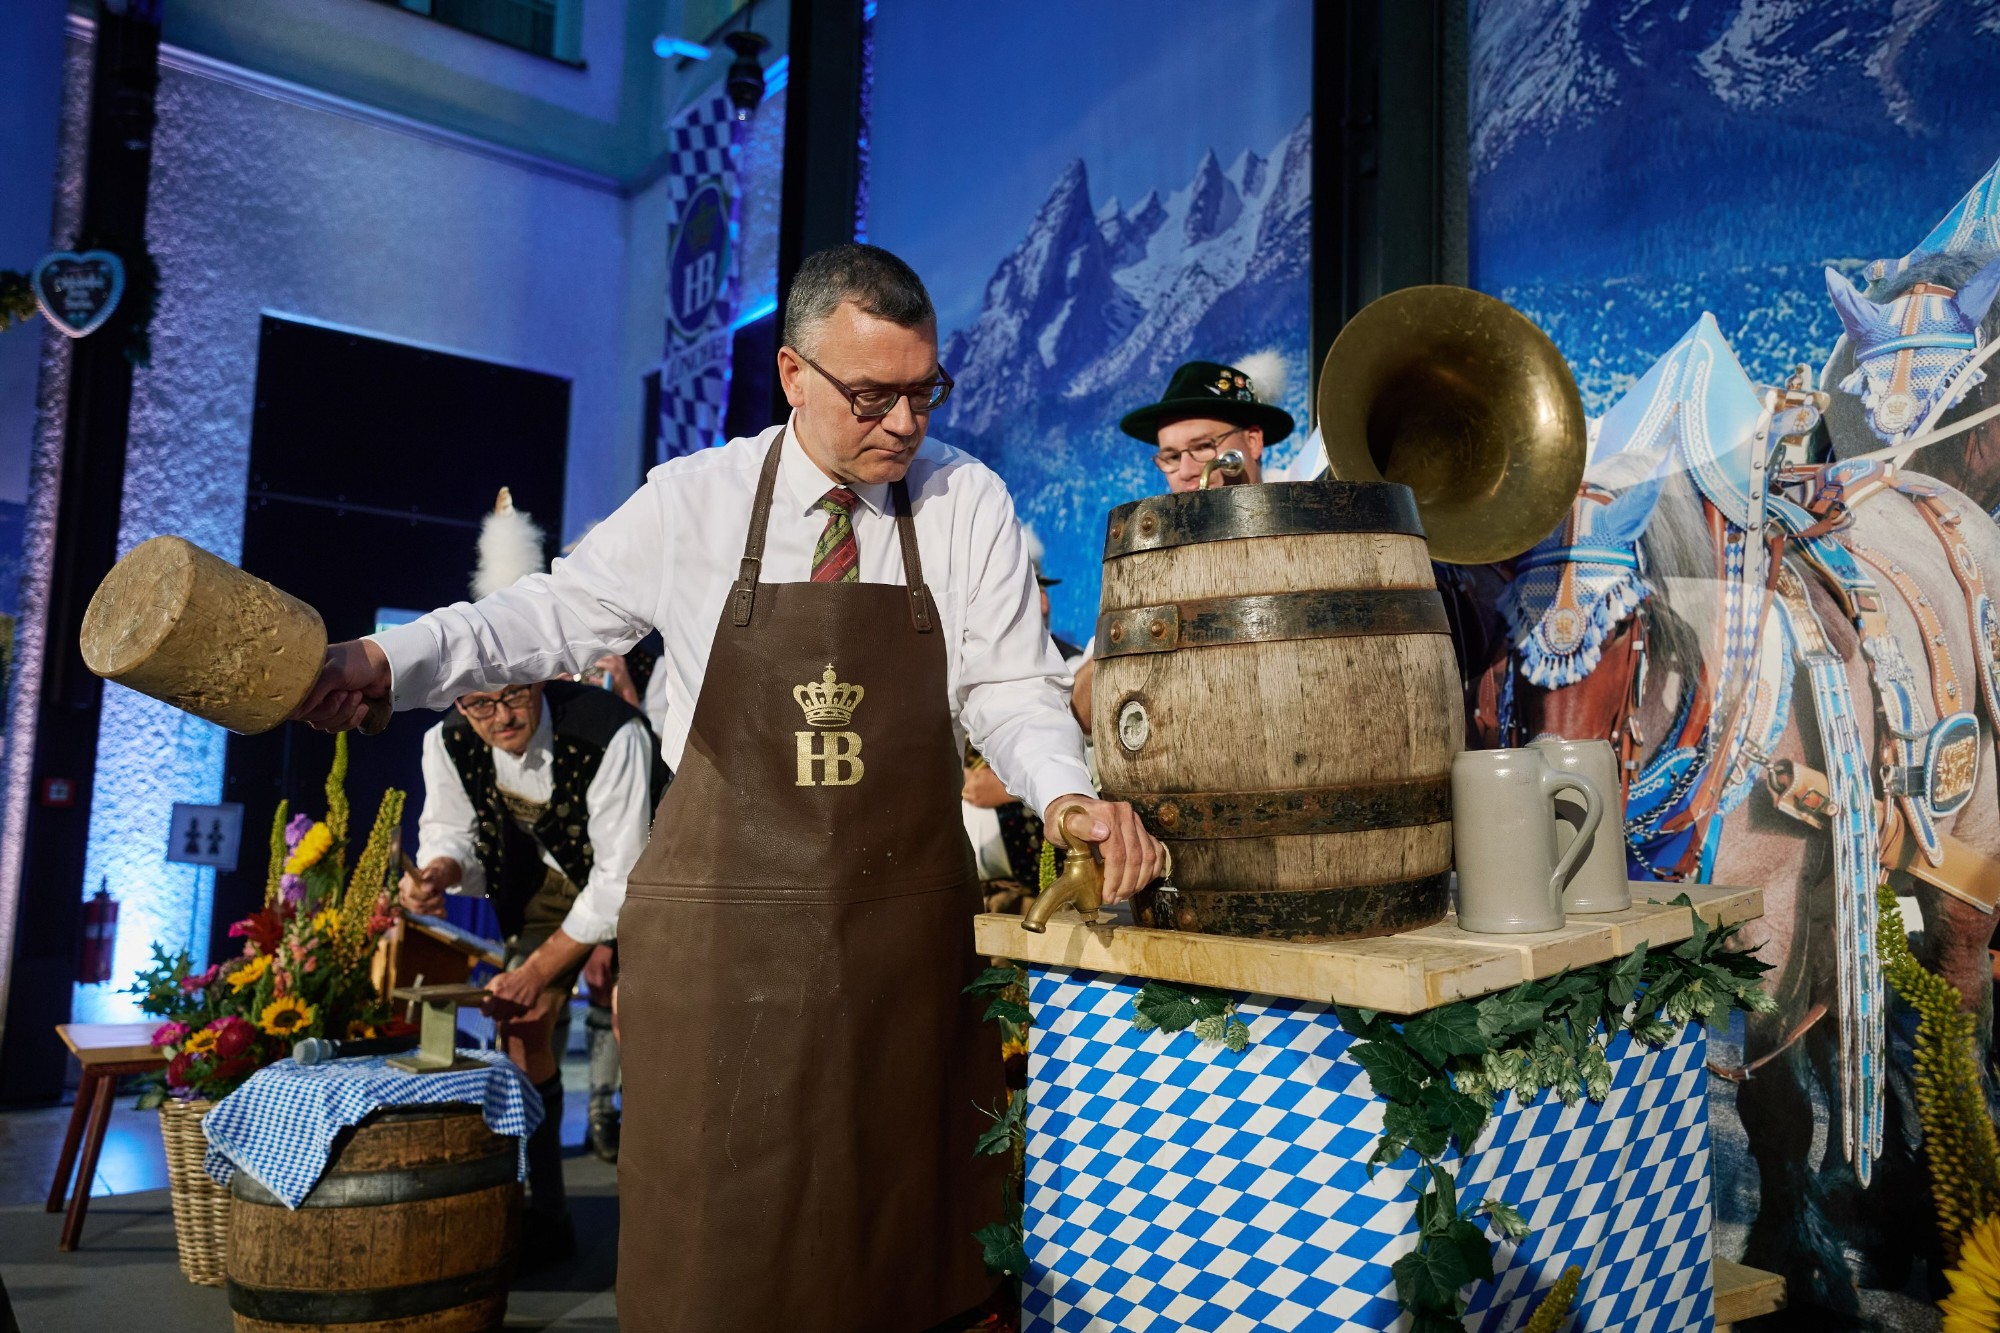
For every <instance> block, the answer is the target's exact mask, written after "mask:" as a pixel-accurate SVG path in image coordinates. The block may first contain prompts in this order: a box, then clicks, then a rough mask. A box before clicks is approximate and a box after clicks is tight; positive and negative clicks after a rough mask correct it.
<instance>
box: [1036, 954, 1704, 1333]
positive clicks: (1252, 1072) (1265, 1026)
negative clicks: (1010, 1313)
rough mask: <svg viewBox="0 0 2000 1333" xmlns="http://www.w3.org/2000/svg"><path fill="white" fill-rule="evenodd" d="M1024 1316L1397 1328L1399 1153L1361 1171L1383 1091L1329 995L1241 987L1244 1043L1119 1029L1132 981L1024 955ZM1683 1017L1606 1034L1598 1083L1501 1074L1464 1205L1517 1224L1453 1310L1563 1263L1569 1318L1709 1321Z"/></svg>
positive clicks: (1532, 1284)
mask: <svg viewBox="0 0 2000 1333" xmlns="http://www.w3.org/2000/svg"><path fill="white" fill-rule="evenodd" d="M1031 975H1032V981H1031V985H1030V1000H1031V1003H1032V1006H1033V1008H1034V1012H1035V1026H1034V1027H1033V1028H1031V1029H1030V1031H1029V1045H1028V1153H1027V1185H1026V1228H1027V1251H1028V1264H1029V1271H1028V1277H1027V1281H1026V1283H1025V1288H1024V1291H1023V1299H1022V1314H1023V1327H1024V1330H1025V1333H1050V1331H1052V1330H1064V1331H1065V1333H1085V1331H1088V1333H1099V1331H1100V1330H1113V1329H1117V1330H1157V1331H1159V1333H1165V1330H1172V1329H1181V1328H1197V1329H1214V1330H1225V1331H1226V1333H1238V1331H1242V1333H1249V1331H1250V1330H1263V1329H1285V1330H1310V1331H1311V1333H1380V1330H1385V1329H1397V1328H1403V1327H1406V1325H1407V1320H1406V1319H1405V1318H1404V1317H1403V1316H1402V1314H1401V1311H1400V1309H1399V1307H1398V1306H1397V1304H1396V1295H1395V1280H1394V1277H1393V1276H1392V1274H1391V1272H1390V1265H1392V1264H1393V1263H1394V1262H1395V1261H1396V1260H1397V1259H1398V1258H1400V1257H1401V1256H1402V1255H1404V1254H1406V1253H1408V1252H1409V1251H1410V1250H1411V1249H1413V1248H1414V1247H1415V1244H1416V1223H1415V1198H1416V1194H1415V1190H1414V1188H1413V1184H1412V1177H1413V1172H1412V1170H1411V1169H1410V1168H1411V1167H1412V1166H1413V1165H1414V1163H1415V1161H1416V1158H1415V1156H1414V1155H1413V1154H1406V1155H1405V1156H1404V1158H1403V1161H1402V1163H1400V1164H1399V1168H1400V1169H1399V1168H1385V1169H1383V1170H1380V1171H1377V1172H1376V1173H1375V1175H1374V1176H1373V1177H1372V1178H1371V1177H1370V1176H1369V1174H1368V1171H1367V1167H1366V1165H1365V1164H1366V1162H1367V1160H1368V1157H1369V1154H1370V1153H1372V1152H1373V1151H1374V1148H1375V1141H1376V1137H1377V1135H1378V1134H1379V1132H1380V1130H1381V1127H1382V1108H1383V1103H1382V1102H1380V1101H1379V1100H1377V1099H1376V1098H1375V1096H1374V1094H1373V1090H1372V1089H1371V1088H1370V1087H1369V1083H1368V1075H1367V1074H1366V1073H1365V1072H1364V1071H1363V1070H1362V1069H1361V1067H1360V1066H1359V1065H1357V1064H1356V1063H1355V1062H1354V1061H1353V1060H1351V1059H1347V1058H1344V1057H1345V1053H1346V1051H1347V1048H1348V1047H1349V1046H1350V1045H1352V1039H1351V1038H1350V1037H1348V1035H1347V1034H1346V1033H1344V1032H1342V1031H1341V1030H1340V1026H1339V1024H1338V1023H1337V1022H1336V1021H1335V1020H1334V1017H1333V1014H1332V1012H1331V1010H1330V1009H1329V1008H1328V1007H1326V1006H1323V1005H1313V1004H1306V1003H1303V1002H1300V1001H1294V1000H1284V999H1275V998H1272V997H1270V996H1238V997H1237V998H1238V1014H1237V1016H1238V1017H1239V1018H1241V1019H1242V1020H1243V1021H1244V1022H1245V1023H1247V1024H1249V1026H1250V1034H1251V1045H1250V1047H1249V1049H1248V1050H1245V1051H1243V1052H1241V1053H1240V1054H1239V1053H1234V1052H1231V1051H1229V1050H1228V1049H1227V1048H1225V1047H1223V1046H1221V1045H1219V1044H1211V1043H1203V1042H1200V1041H1198V1040H1197V1039H1196V1038H1195V1037H1194V1035H1193V1034H1192V1033H1190V1032H1181V1033H1176V1034H1173V1035H1168V1034H1166V1033H1163V1032H1160V1031H1157V1030H1155V1031H1151V1032H1145V1033H1141V1032H1139V1031H1137V1030H1135V1029H1134V1028H1133V1027H1132V1023H1131V1017H1132V1001H1133V997H1134V996H1135V995H1136V994H1137V992H1138V988H1139V984H1140V983H1139V982H1137V981H1136V980H1133V979H1130V978H1123V977H1111V976H1105V975H1099V974H1096V973H1089V972H1072V971H1067V970H1064V969H1059V968H1033V969H1031ZM1707 1051H1708V1042H1707V1037H1706V1034H1705V1033H1704V1032H1703V1031H1702V1029H1700V1028H1698V1027H1690V1028H1688V1029H1687V1031H1686V1032H1685V1033H1683V1035H1682V1037H1681V1039H1680V1040H1679V1041H1678V1042H1677V1043H1676V1044H1674V1045H1672V1046H1669V1047H1667V1048H1665V1049H1663V1050H1657V1051H1656V1050H1653V1049H1651V1048H1648V1047H1646V1046H1643V1045H1639V1044H1636V1043H1634V1042H1632V1041H1631V1040H1630V1038H1629V1037H1626V1036H1623V1035H1621V1036H1619V1037H1618V1038H1617V1039H1615V1040H1614V1041H1613V1042H1612V1043H1611V1047H1610V1049H1609V1051H1608V1052H1607V1055H1608V1057H1609V1060H1610V1064H1611V1071H1612V1086H1611V1092H1610V1095H1609V1096H1608V1097H1606V1099H1605V1100H1604V1101H1603V1102H1602V1103H1601V1104H1599V1103H1591V1102H1589V1101H1581V1102H1579V1103H1577V1104H1576V1105H1574V1106H1564V1105H1563V1104H1562V1103H1561V1101H1559V1100H1557V1099H1556V1098H1554V1097H1553V1096H1550V1095H1548V1094H1544V1095H1543V1097H1542V1098H1541V1099H1540V1100H1539V1101H1538V1102H1537V1103H1536V1104H1535V1105H1533V1106H1526V1107H1524V1106H1521V1105H1520V1104H1519V1103H1518V1101H1517V1100H1516V1099H1515V1098H1514V1097H1512V1096H1511V1095H1510V1096H1509V1097H1508V1098H1507V1100H1506V1101H1505V1102H1504V1103H1503V1104H1502V1107H1501V1110H1500V1112H1499V1113H1498V1114H1497V1115H1496V1116H1495V1117H1494V1118H1493V1120H1491V1121H1490V1122H1489V1123H1488V1125H1487V1128H1486V1130H1485V1132H1484V1133H1482V1134H1481V1136H1480V1140H1479V1144H1478V1146H1477V1147H1476V1149H1475V1150H1474V1152H1473V1154H1472V1158H1471V1160H1470V1162H1460V1161H1457V1160H1453V1161H1451V1162H1450V1163H1449V1165H1450V1166H1451V1169H1452V1170H1453V1172H1454V1174H1455V1175H1456V1176H1457V1177H1458V1180H1459V1194H1460V1201H1461V1203H1470V1202H1473V1201H1476V1200H1479V1199H1482V1198H1499V1199H1504V1200H1506V1201H1507V1202H1508V1203H1511V1204H1513V1205H1514V1206H1515V1207H1517V1208H1519V1209H1520V1210H1521V1212H1522V1214H1523V1215H1524V1216H1526V1218H1527V1219H1528V1222H1529V1225H1530V1226H1531V1227H1533V1232H1532V1234H1530V1235H1529V1237H1528V1238H1527V1239H1526V1240H1525V1241H1523V1242H1521V1243H1520V1244H1519V1245H1514V1244H1511V1243H1506V1242H1502V1243H1500V1244H1499V1245H1498V1246H1497V1247H1496V1250H1495V1254H1494V1269H1495V1277H1494V1280H1493V1281H1492V1282H1483V1283H1479V1284H1476V1285H1475V1286H1474V1287H1473V1289H1472V1291H1471V1306H1470V1308H1469V1309H1468V1311H1467V1313H1466V1316H1465V1327H1466V1328H1467V1329H1468V1330H1479V1331H1480V1333H1509V1331H1511V1330H1513V1329H1516V1328H1518V1327H1520V1325H1521V1323H1522V1322H1523V1321H1524V1320H1525V1318H1526V1317H1527V1312H1528V1311H1529V1310H1530V1309H1531V1308H1532V1307H1533V1306H1534V1305H1535V1304H1536V1302H1537V1301H1538V1300H1539V1299H1540V1297H1541V1295H1542V1294H1543V1293H1544V1292H1546V1291H1547V1290H1548V1288H1550V1287H1551V1286H1553V1285H1554V1284H1555V1281H1556V1279H1557V1278H1558V1277H1559V1276H1561V1274H1562V1271H1563V1269H1564V1268H1566V1267H1567V1266H1569V1265H1571V1264H1576V1265H1578V1266H1579V1267H1581V1268H1582V1269H1583V1284H1582V1288H1581V1290H1580V1291H1579V1293H1578V1296H1577V1302H1576V1307H1575V1308H1576V1313H1575V1315H1574V1316H1573V1317H1572V1322H1571V1323H1570V1324H1568V1325H1567V1327H1569V1328H1571V1329H1574V1330H1578V1331H1579V1333H1583V1331H1586V1330H1587V1331H1588V1333H1612V1331H1614V1330H1615V1331H1616V1333H1681V1331H1682V1330H1706V1329H1711V1328H1713V1326H1714V1322H1715V1314H1714V1300H1713V1294H1712V1285H1713V1284H1712V1280H1711V1275H1710V1261H1711V1240H1710V1182H1709V1141H1708V1105H1707V1091H1706V1079H1707V1072H1706V1068H1705V1063H1704V1062H1705V1060H1706V1058H1707Z"/></svg>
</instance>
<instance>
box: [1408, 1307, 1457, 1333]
mask: <svg viewBox="0 0 2000 1333" xmlns="http://www.w3.org/2000/svg"><path fill="white" fill-rule="evenodd" d="M1462 1313H1463V1312H1462V1311H1461V1310H1459V1309H1458V1302H1457V1301H1456V1300H1454V1301H1453V1302H1452V1305H1451V1307H1450V1308H1449V1309H1448V1310H1416V1311H1413V1312H1412V1313H1411V1317H1410V1333H1465V1328H1464V1325H1463V1324H1462V1323H1461V1322H1460V1315H1461V1314H1462Z"/></svg>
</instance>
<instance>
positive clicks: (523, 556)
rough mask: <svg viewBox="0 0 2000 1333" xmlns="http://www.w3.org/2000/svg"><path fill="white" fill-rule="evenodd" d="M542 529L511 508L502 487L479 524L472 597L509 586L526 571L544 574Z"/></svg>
mask: <svg viewBox="0 0 2000 1333" xmlns="http://www.w3.org/2000/svg"><path fill="white" fill-rule="evenodd" d="M547 570H548V565H547V564H546V563H544V561H543V559H542V530H541V528H540V526H539V525H537V524H536V522H535V520H534V519H532V518H530V517H528V515H527V514H525V513H523V512H522V511H521V510H519V509H516V508H514V497H513V495H512V494H510V493H509V492H508V490H507V488H506V487H505V486H502V487H501V488H500V497H499V498H498V499H497V500H495V501H494V502H493V512H492V513H490V514H488V515H487V516H486V518H485V521H484V522H482V523H481V524H480V525H479V568H478V569H477V570H476V571H475V572H474V573H473V575H472V599H473V600H474V601H478V600H479V599H480V598H482V597H484V596H486V594H488V593H491V592H498V591H499V590H500V589H502V588H507V587H511V586H513V585H514V584H515V583H517V582H519V581H520V580H521V579H522V578H524V577H525V576H527V575H529V574H541V573H546V572H547Z"/></svg>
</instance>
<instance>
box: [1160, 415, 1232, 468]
mask: <svg viewBox="0 0 2000 1333" xmlns="http://www.w3.org/2000/svg"><path fill="white" fill-rule="evenodd" d="M1244 430H1245V427H1242V426H1237V427H1235V428H1234V429H1232V430H1226V431H1224V432H1222V434H1220V435H1217V436H1215V437H1214V438H1212V439H1207V440H1203V441H1202V442H1201V443H1199V444H1191V445H1189V446H1188V447H1187V448H1185V449H1161V450H1159V451H1157V452H1156V453H1154V455H1153V463H1154V465H1155V466H1157V467H1158V468H1159V469H1160V471H1162V472H1166V473H1169V474H1171V473H1174V472H1178V471H1180V467H1181V460H1182V459H1183V458H1192V459H1193V460H1194V461H1195V462H1197V463H1206V462H1207V461H1208V460H1209V459H1211V458H1213V457H1215V456H1216V455H1217V454H1218V453H1220V452H1222V442H1223V441H1224V440H1226V439H1228V438H1229V437H1230V436H1232V435H1241V434H1242V433H1243V431H1244Z"/></svg>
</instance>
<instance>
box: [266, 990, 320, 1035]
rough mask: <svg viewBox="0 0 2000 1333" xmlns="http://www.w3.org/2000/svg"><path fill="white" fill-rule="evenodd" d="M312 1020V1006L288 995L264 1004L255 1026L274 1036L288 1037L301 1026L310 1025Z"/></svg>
mask: <svg viewBox="0 0 2000 1333" xmlns="http://www.w3.org/2000/svg"><path fill="white" fill-rule="evenodd" d="M312 1021H313V1007H312V1006H311V1005H309V1004H307V1003H306V1002H305V1001H303V1000H301V999H299V998H298V997H297V996H293V995H288V996H286V997H285V998H284V999H282V1000H273V1001H271V1002H270V1003H269V1004H267V1005H265V1006H264V1012H263V1014H262V1015H260V1016H259V1017H258V1019H257V1026H258V1027H260V1028H262V1029H264V1031H266V1032H268V1033H270V1034H271V1035H272V1036H274V1037H289V1036H291V1035H292V1034H293V1033H295V1032H298V1031H299V1030H300V1029H302V1028H307V1027H310V1026H312Z"/></svg>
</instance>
